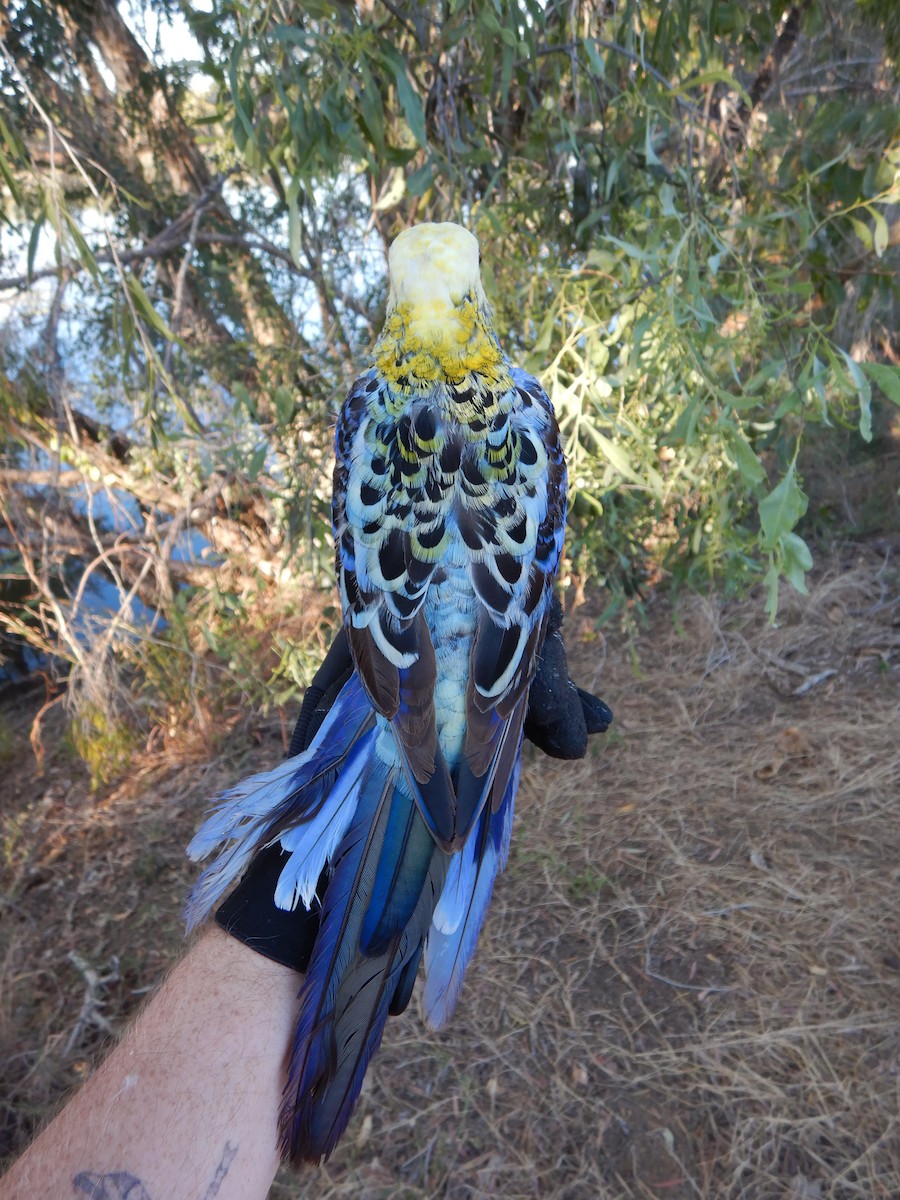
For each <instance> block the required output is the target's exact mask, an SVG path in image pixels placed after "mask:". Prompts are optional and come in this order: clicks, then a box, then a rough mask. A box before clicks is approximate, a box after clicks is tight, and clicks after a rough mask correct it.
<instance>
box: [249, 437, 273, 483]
mask: <svg viewBox="0 0 900 1200" xmlns="http://www.w3.org/2000/svg"><path fill="white" fill-rule="evenodd" d="M268 452H269V447H268V446H267V445H266V443H265V442H263V443H262V445H260V446H257V447H256V449H255V450H254V451H253V453H252V454H251V456H250V459H249V461H248V463H247V478H248V479H249V480H250V482H251V483H255V482H256V480H257V479H258V477H259V473H260V471H261V470H262V469H263V467H264V466H265V465H266V455H267V454H268Z"/></svg>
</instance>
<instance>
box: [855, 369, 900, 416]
mask: <svg viewBox="0 0 900 1200" xmlns="http://www.w3.org/2000/svg"><path fill="white" fill-rule="evenodd" d="M861 365H862V369H863V370H864V371H865V373H866V374H867V375H868V376H869V378H870V379H871V380H872V382H873V383H874V384H875V386H876V387H878V388H880V389H881V391H882V392H883V393H884V395H885V396H886V397H887V398H888V400H890V401H891V403H892V404H896V405H897V406H898V407H900V367H889V366H888V365H887V364H886V363H870V362H867V363H862V364H861Z"/></svg>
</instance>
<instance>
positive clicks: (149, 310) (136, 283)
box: [125, 275, 177, 342]
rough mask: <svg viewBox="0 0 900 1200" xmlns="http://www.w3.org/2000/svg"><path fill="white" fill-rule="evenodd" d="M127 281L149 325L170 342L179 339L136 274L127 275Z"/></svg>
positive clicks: (136, 304) (139, 309)
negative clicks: (154, 305)
mask: <svg viewBox="0 0 900 1200" xmlns="http://www.w3.org/2000/svg"><path fill="white" fill-rule="evenodd" d="M125 283H126V286H127V287H128V291H129V292H130V293H131V297H132V299H133V300H134V306H135V308H136V309H137V310H138V312H139V313H140V315H141V316H142V317H143V318H144V320H145V321H146V322H147V324H148V325H151V326H152V327H153V328H154V329H155V330H156V332H157V333H161V334H162V336H163V337H164V338H167V339H168V340H169V341H170V342H174V341H177V339H176V337H175V334H174V333H173V332H172V330H171V329H170V328H169V326H168V325H167V324H166V322H165V321H164V320H163V319H162V317H161V316H160V315H159V313H158V312H157V311H156V309H155V308H154V307H153V301H152V300H151V299H150V297H149V296H148V295H147V293H146V292H145V291H144V287H143V284H142V283H141V281H140V280H139V279H138V277H137V276H136V275H126V276H125Z"/></svg>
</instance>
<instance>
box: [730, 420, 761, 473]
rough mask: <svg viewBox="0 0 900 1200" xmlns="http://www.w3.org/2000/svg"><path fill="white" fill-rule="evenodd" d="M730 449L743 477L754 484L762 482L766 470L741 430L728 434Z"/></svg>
mask: <svg viewBox="0 0 900 1200" xmlns="http://www.w3.org/2000/svg"><path fill="white" fill-rule="evenodd" d="M728 449H729V450H730V451H731V453H732V456H733V457H734V462H735V466H736V467H737V469H738V471H739V472H740V473H741V477H742V478H743V479H744V480H745V481H746V482H747V483H749V484H750V485H751V487H752V486H755V485H756V484H758V483H762V482H763V480H764V479H765V477H766V472H765V470H764V469H763V465H762V463H761V462H760V461H759V458H758V457H757V454H756V451H755V450H754V449H753V447H752V446H751V445H750V443H749V442H748V441H747V439H746V438H745V437H744V435H743V434H742V433H741V432H740V430H737V429H735V430H734V431H733V432H731V433H730V434H729V436H728Z"/></svg>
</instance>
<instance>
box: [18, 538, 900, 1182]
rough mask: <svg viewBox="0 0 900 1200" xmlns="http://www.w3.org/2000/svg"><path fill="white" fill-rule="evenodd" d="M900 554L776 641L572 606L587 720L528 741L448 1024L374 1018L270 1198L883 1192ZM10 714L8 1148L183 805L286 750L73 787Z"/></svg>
mask: <svg viewBox="0 0 900 1200" xmlns="http://www.w3.org/2000/svg"><path fill="white" fill-rule="evenodd" d="M895 554H896V547H893V548H892V547H891V546H889V545H888V544H887V543H882V544H881V545H880V546H878V547H868V548H854V549H852V550H848V551H846V552H845V553H843V554H836V555H835V556H834V558H833V561H832V563H831V565H830V567H828V568H827V569H825V570H823V571H821V572H820V574H819V577H818V579H817V582H816V585H815V588H814V591H813V593H812V595H811V596H810V597H808V598H802V597H791V598H788V600H787V603H786V605H785V608H784V611H783V614H782V619H781V623H780V625H779V626H778V627H777V628H773V627H771V626H769V625H768V624H767V623H766V621H765V618H764V616H763V614H762V605H761V603H760V602H759V600H758V598H755V597H751V598H750V599H748V600H745V601H741V602H736V601H735V602H731V601H729V602H722V601H719V600H712V599H699V598H685V599H683V600H682V601H681V602H680V603H679V604H677V606H676V607H675V609H674V611H673V610H672V608H671V607H670V606H669V605H668V603H667V602H662V601H660V602H658V603H656V604H653V605H651V607H650V616H649V626H648V628H646V629H645V630H644V631H643V632H642V633H641V635H640V637H639V639H638V640H637V642H636V644H635V646H631V645H630V644H629V643H628V642H627V641H626V640H625V639H624V638H623V637H621V636H618V635H616V636H613V635H609V636H608V637H606V638H604V637H603V636H602V635H599V634H597V633H596V632H595V630H594V627H593V622H592V614H591V613H590V611H589V610H586V609H581V610H579V612H578V613H576V614H575V615H574V616H572V617H570V619H569V624H568V637H569V642H570V645H571V647H572V657H573V659H574V661H575V663H576V665H577V671H578V675H579V679H580V681H581V682H583V683H587V684H588V685H591V686H596V687H598V689H599V690H600V691H601V692H602V694H603V695H604V696H605V697H606V698H607V699H608V700H609V701H610V703H611V704H612V706H613V708H614V710H615V713H616V723H615V726H614V729H613V732H612V733H611V734H610V735H609V736H608V740H607V742H606V744H605V745H604V746H596V747H594V748H593V752H592V753H591V755H590V756H589V758H588V759H587V760H586V761H585V762H583V763H580V764H575V765H572V764H557V763H551V762H548V761H546V760H541V759H540V758H539V756H538V755H536V754H534V753H531V754H530V759H531V761H530V762H529V764H528V767H527V771H526V772H525V783H524V785H523V788H522V792H521V800H520V805H519V820H518V822H517V828H516V831H515V836H514V848H513V853H512V858H511V862H510V866H509V869H508V871H507V873H506V875H505V876H504V877H503V878H502V880H501V882H500V883H499V885H498V888H497V893H496V896H495V900H494V904H493V907H492V911H491V914H490V918H489V920H488V924H487V927H486V929H485V932H484V934H483V935H482V939H481V945H480V947H479V950H478V953H477V955H476V958H475V961H474V962H473V964H472V966H471V968H470V971H469V975H468V978H467V982H466V987H465V989H464V992H463V996H462V999H461V1002H460V1005H459V1009H458V1012H457V1015H456V1018H455V1020H454V1023H453V1025H452V1027H451V1028H450V1029H449V1030H448V1031H446V1032H445V1033H443V1034H441V1035H431V1034H428V1033H427V1032H426V1031H425V1030H424V1028H423V1026H422V1024H421V1022H420V1021H419V1020H418V1019H417V1018H416V1015H415V1013H410V1014H408V1015H407V1016H406V1017H405V1018H404V1019H402V1020H399V1021H396V1022H392V1023H391V1025H390V1028H389V1031H388V1035H387V1037H386V1039H385V1045H384V1047H383V1049H382V1051H381V1052H380V1054H379V1056H378V1058H377V1060H376V1062H375V1064H374V1066H373V1068H372V1069H371V1070H370V1077H369V1081H368V1083H367V1086H366V1090H365V1092H364V1095H363V1098H362V1100H361V1102H360V1104H359V1107H358V1111H357V1114H356V1116H355V1118H354V1121H353V1124H352V1126H351V1129H350V1132H349V1134H348V1136H347V1139H346V1141H345V1143H344V1144H343V1145H342V1146H341V1147H340V1148H339V1150H338V1152H337V1153H336V1154H335V1156H334V1159H333V1161H332V1162H331V1163H330V1164H328V1165H327V1166H326V1167H324V1168H322V1169H321V1170H318V1171H309V1172H307V1173H305V1174H304V1175H302V1176H301V1177H300V1178H299V1179H298V1178H297V1177H294V1176H287V1175H285V1176H284V1177H283V1179H281V1180H280V1181H279V1182H278V1183H277V1184H276V1186H275V1189H274V1191H273V1196H275V1197H278V1200H287V1197H302V1196H312V1195H315V1196H316V1197H317V1198H319V1200H340V1198H342V1197H350V1196H353V1197H367V1198H371V1200H376V1198H377V1200H387V1198H389V1197H390V1198H397V1200H400V1198H403V1200H425V1198H431V1197H446V1198H447V1200H450V1198H452V1200H462V1198H466V1200H475V1198H476V1197H495V1196H504V1197H514V1198H518V1197H522V1198H524V1197H553V1198H554V1200H582V1198H584V1200H588V1198H591V1200H597V1198H600V1200H613V1198H617V1200H618V1198H621V1197H637V1198H640V1200H643V1198H649V1197H664V1198H667V1200H698V1198H699V1200H713V1198H717V1200H718V1198H722V1197H728V1198H730V1200H731V1198H733V1200H776V1198H778V1200H782V1198H784V1200H787V1198H791V1200H826V1198H827V1200H850V1198H855V1197H866V1198H875V1197H885V1198H895V1197H897V1196H900V1131H898V1127H897V1126H898V1112H900V1104H898V1098H900V1096H898V1094H900V929H898V924H900V921H898V915H897V913H898V907H897V895H898V891H900V823H898V819H897V803H898V800H897V783H898V778H900V737H898V702H900V687H898V683H900V598H898V596H900V588H898V578H900V568H898V566H897V564H896V559H895V557H894V555H895ZM635 650H636V654H637V659H636V660H635V659H634V657H633V651H635ZM4 720H5V722H6V729H7V731H8V737H7V744H8V751H9V756H10V758H11V761H10V764H9V768H8V771H7V784H6V787H5V788H4V794H3V800H2V814H0V819H2V830H3V846H4V853H5V863H4V872H5V885H4V896H5V901H4V905H5V912H4V914H3V921H2V927H0V955H2V959H0V961H2V962H3V964H4V965H3V970H2V974H0V1022H2V1023H0V1038H2V1043H0V1061H2V1067H0V1070H2V1073H3V1087H2V1095H3V1096H4V1098H5V1099H4V1104H3V1109H2V1114H3V1122H4V1126H5V1146H4V1149H5V1150H6V1151H7V1152H9V1153H12V1152H14V1151H16V1150H17V1149H19V1148H21V1146H22V1145H23V1142H24V1141H25V1139H26V1138H27V1136H28V1134H29V1132H30V1130H31V1129H32V1128H33V1126H34V1125H35V1124H36V1123H38V1122H40V1121H41V1120H42V1118H43V1116H44V1115H45V1113H46V1112H47V1111H48V1109H49V1108H50V1107H52V1105H53V1104H54V1103H55V1102H56V1100H57V1099H58V1098H59V1097H60V1096H61V1094H62V1093H63V1092H64V1091H65V1089H66V1088H68V1087H69V1086H70V1085H72V1084H74V1083H76V1082H77V1081H78V1079H79V1078H80V1077H81V1076H83V1075H84V1074H85V1073H86V1072H87V1071H89V1070H90V1069H91V1065H92V1064H93V1063H94V1062H95V1061H96V1058H97V1055H98V1053H99V1052H100V1050H101V1048H102V1045H103V1043H104V1042H105V1041H106V1039H107V1037H108V1030H110V1029H111V1030H112V1031H113V1034H115V1033H118V1032H119V1031H120V1030H121V1028H122V1024H123V1021H124V1019H125V1018H126V1017H127V1015H128V1014H129V1013H130V1012H132V1011H133V1010H134V1008H135V1007H136V1005H137V1004H138V1003H139V1002H140V1000H141V998H142V996H143V994H144V993H145V992H146V990H147V989H149V988H150V987H152V986H153V984H154V983H155V982H156V980H157V979H158V978H159V976H160V975H161V973H162V972H163V971H164V970H165V968H166V966H167V964H168V963H169V962H171V960H172V958H173V957H174V956H175V955H176V954H177V953H178V948H179V945H180V928H179V917H178V913H179V908H180V905H181V901H182V897H183V894H184V890H185V887H186V884H187V881H188V877H189V871H188V868H187V866H186V864H185V862H184V860H183V856H182V848H183V846H184V844H185V842H186V841H187V838H188V836H189V834H190V832H191V831H192V829H193V827H194V825H195V823H196V820H197V817H198V815H199V811H200V809H201V808H202V806H203V799H204V797H205V796H206V795H208V794H209V793H210V792H212V791H214V790H215V789H216V788H217V787H219V786H220V785H221V784H222V783H224V782H225V781H226V780H227V779H230V778H233V777H234V776H235V775H236V774H238V773H240V772H241V771H242V770H245V769H248V768H249V767H250V766H251V765H252V767H253V768H254V769H258V768H259V767H260V766H261V765H262V764H263V763H264V762H265V761H266V760H272V761H274V760H276V759H277V758H278V757H279V755H280V754H281V753H282V733H281V723H280V722H279V721H278V720H277V718H275V719H273V720H272V721H271V722H269V724H268V725H265V726H262V727H260V729H259V730H258V731H257V732H258V737H259V738H261V740H262V744H261V745H254V744H253V739H251V738H247V737H242V738H241V740H240V746H239V747H238V748H237V749H235V750H234V752H233V753H231V754H229V755H227V756H225V757H224V758H220V759H219V760H217V761H216V762H214V763H208V762H201V763H198V762H193V763H180V764H172V763H171V762H169V763H167V762H165V761H164V760H162V759H161V758H153V757H150V758H148V759H147V760H146V761H145V762H144V763H143V764H141V765H140V767H139V768H138V769H137V770H136V771H135V772H134V774H133V775H132V777H131V778H130V779H129V780H128V781H127V782H126V783H123V784H121V785H119V786H118V787H115V788H111V789H107V790H106V791H105V792H103V793H101V794H99V795H96V794H95V795H91V794H90V793H89V790H88V788H87V781H86V779H85V778H84V775H83V772H82V770H81V768H80V767H77V766H75V765H73V763H74V760H73V759H72V758H71V756H67V755H66V752H65V751H64V749H62V748H59V749H58V750H57V751H56V753H55V755H54V756H53V757H52V760H51V761H50V762H49V772H48V775H47V776H46V777H45V778H44V780H42V781H38V780H35V779H34V777H33V774H32V772H31V768H30V766H29V764H28V763H27V762H25V761H24V759H23V756H22V755H21V754H20V753H19V752H18V747H17V746H16V745H15V744H13V742H12V741H11V740H10V739H15V738H16V737H17V736H21V734H20V730H19V724H18V722H19V720H20V718H19V717H17V716H15V715H11V714H9V713H7V714H6V716H5V718H4ZM0 749H2V747H0Z"/></svg>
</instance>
